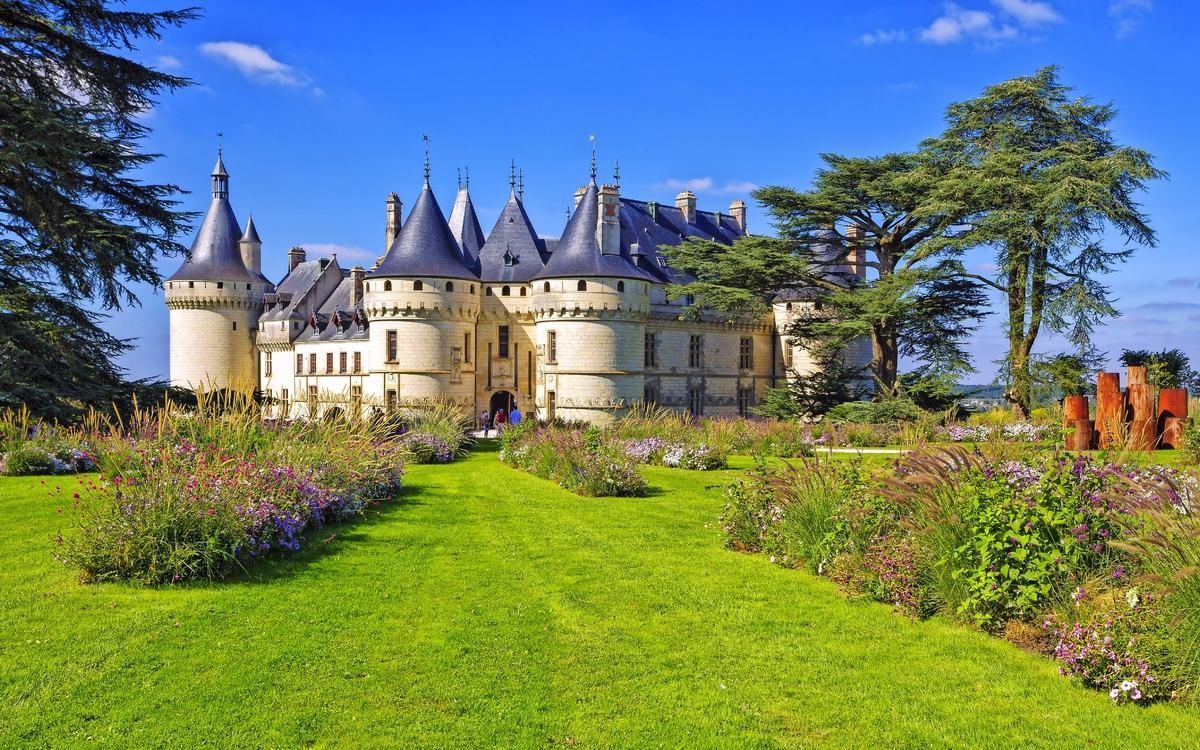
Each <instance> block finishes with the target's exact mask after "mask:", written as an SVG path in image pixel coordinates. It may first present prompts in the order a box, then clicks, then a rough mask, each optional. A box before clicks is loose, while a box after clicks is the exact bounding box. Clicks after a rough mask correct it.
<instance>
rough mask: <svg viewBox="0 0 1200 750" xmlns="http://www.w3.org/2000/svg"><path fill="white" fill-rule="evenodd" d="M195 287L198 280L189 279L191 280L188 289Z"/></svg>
mask: <svg viewBox="0 0 1200 750" xmlns="http://www.w3.org/2000/svg"><path fill="white" fill-rule="evenodd" d="M195 288H196V282H194V281H189V282H188V289H195Z"/></svg>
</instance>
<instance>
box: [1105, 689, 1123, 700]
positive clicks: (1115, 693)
mask: <svg viewBox="0 0 1200 750" xmlns="http://www.w3.org/2000/svg"><path fill="white" fill-rule="evenodd" d="M1108 697H1109V698H1112V699H1113V703H1116V702H1117V701H1118V700H1120V698H1121V690H1120V688H1113V689H1112V690H1109V691H1108Z"/></svg>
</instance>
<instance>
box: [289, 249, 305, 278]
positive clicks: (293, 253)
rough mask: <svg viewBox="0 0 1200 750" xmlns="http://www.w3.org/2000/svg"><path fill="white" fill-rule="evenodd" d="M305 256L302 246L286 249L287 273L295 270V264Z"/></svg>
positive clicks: (298, 263)
mask: <svg viewBox="0 0 1200 750" xmlns="http://www.w3.org/2000/svg"><path fill="white" fill-rule="evenodd" d="M305 257H307V256H305V254H304V248H302V247H293V248H292V249H291V250H288V273H291V272H292V271H295V270H296V266H298V265H300V264H301V263H303V262H304V259H305Z"/></svg>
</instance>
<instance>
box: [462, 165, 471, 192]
mask: <svg viewBox="0 0 1200 750" xmlns="http://www.w3.org/2000/svg"><path fill="white" fill-rule="evenodd" d="M463 172H465V173H466V175H467V179H465V180H464V181H463V185H464V186H465V187H466V188H467V190H470V189H471V165H470V164H468V165H467V166H465V167H463Z"/></svg>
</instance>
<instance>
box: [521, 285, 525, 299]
mask: <svg viewBox="0 0 1200 750" xmlns="http://www.w3.org/2000/svg"><path fill="white" fill-rule="evenodd" d="M521 296H522V297H524V296H525V287H521Z"/></svg>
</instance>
